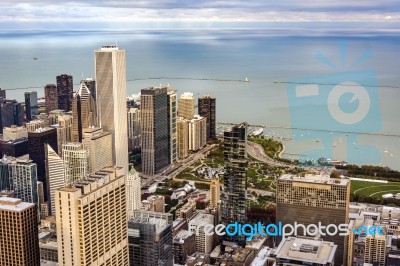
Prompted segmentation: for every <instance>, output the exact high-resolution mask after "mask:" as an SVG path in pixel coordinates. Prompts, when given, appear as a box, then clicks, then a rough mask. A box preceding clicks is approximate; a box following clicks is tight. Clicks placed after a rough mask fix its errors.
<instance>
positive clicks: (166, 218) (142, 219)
mask: <svg viewBox="0 0 400 266" xmlns="http://www.w3.org/2000/svg"><path fill="white" fill-rule="evenodd" d="M128 235H129V260H130V265H131V266H136V265H140V266H154V265H157V266H172V265H173V256H172V214H170V213H159V212H149V211H136V212H134V213H133V218H132V219H131V220H129V222H128Z"/></svg>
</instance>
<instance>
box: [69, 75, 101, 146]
mask: <svg viewBox="0 0 400 266" xmlns="http://www.w3.org/2000/svg"><path fill="white" fill-rule="evenodd" d="M72 116H73V126H72V141H74V142H81V141H82V135H83V132H82V130H83V129H84V128H88V127H93V126H97V112H96V103H95V100H94V98H93V96H92V95H91V93H90V91H89V89H88V87H86V85H85V83H83V82H82V83H81V85H80V87H79V90H78V91H77V92H76V93H75V95H74V98H73V100H72Z"/></svg>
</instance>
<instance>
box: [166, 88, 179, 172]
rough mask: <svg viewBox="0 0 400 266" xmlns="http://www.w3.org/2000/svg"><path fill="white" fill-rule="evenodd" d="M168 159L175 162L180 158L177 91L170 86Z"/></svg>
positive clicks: (168, 92) (168, 93) (171, 162)
mask: <svg viewBox="0 0 400 266" xmlns="http://www.w3.org/2000/svg"><path fill="white" fill-rule="evenodd" d="M167 95H168V98H167V99H168V107H167V108H168V110H167V111H168V151H169V155H168V161H169V163H170V164H173V163H174V162H176V161H177V160H178V157H177V156H178V155H177V152H178V151H177V150H178V148H177V130H176V119H177V106H176V92H175V91H174V90H173V89H171V88H168V91H167Z"/></svg>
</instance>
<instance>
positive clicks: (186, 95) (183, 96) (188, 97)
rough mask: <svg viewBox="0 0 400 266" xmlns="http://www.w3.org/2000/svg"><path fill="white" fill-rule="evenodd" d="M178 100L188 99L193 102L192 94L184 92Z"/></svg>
mask: <svg viewBox="0 0 400 266" xmlns="http://www.w3.org/2000/svg"><path fill="white" fill-rule="evenodd" d="M179 98H180V99H189V100H193V99H194V98H193V93H191V92H184V93H182V94H181V96H180V97H179Z"/></svg>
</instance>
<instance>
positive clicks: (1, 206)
mask: <svg viewBox="0 0 400 266" xmlns="http://www.w3.org/2000/svg"><path fill="white" fill-rule="evenodd" d="M33 206H35V204H34V203H29V202H23V201H22V200H21V199H16V198H10V197H0V210H4V211H14V212H20V211H24V210H26V209H28V208H31V207H33Z"/></svg>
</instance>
